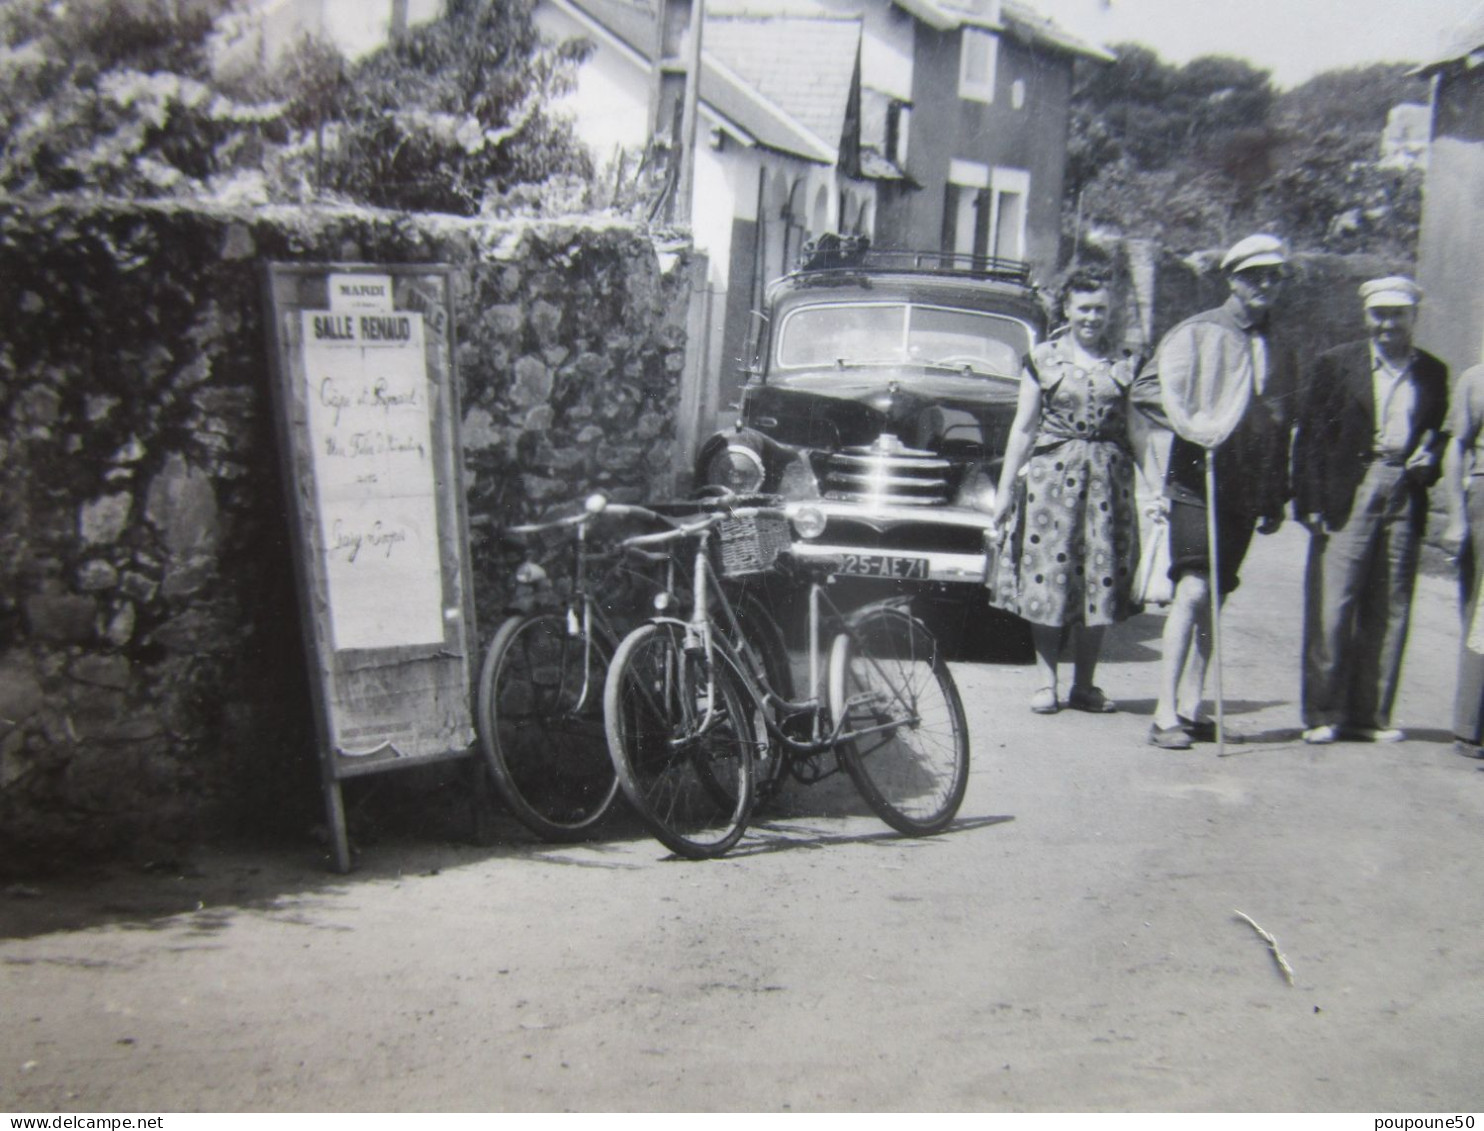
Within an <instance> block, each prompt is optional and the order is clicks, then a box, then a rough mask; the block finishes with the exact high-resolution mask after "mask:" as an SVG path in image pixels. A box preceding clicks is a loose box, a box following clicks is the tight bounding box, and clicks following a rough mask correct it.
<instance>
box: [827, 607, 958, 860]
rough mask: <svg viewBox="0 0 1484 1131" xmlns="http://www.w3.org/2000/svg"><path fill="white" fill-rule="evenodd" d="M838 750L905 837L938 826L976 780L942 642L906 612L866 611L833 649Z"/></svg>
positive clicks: (871, 799) (873, 803)
mask: <svg viewBox="0 0 1484 1131" xmlns="http://www.w3.org/2000/svg"><path fill="white" fill-rule="evenodd" d="M829 702H830V712H831V715H832V717H833V718H834V720H835V721H836V722H839V721H840V720H844V724H845V725H844V730H845V732H846V733H851V732H861V733H858V734H857V736H856V737H854V738H850V739H847V740H846V741H843V742H841V743H840V744H839V745H838V746H837V747H836V754H837V756H838V757H839V759H840V762H841V764H842V765H844V767H845V771H846V772H847V773H848V774H849V775H850V777H851V780H852V781H854V782H855V786H856V789H858V790H859V791H860V793H861V796H862V797H864V798H865V799H866V803H867V804H868V805H870V806H871V808H872V809H873V810H874V811H875V812H876V815H877V816H878V817H880V818H881V819H882V820H883V821H885V822H886V823H887V824H888V825H890V826H891V827H892V828H894V829H896V830H897V831H898V832H900V833H904V834H905V835H907V836H927V835H929V834H931V833H936V832H941V831H942V830H943V829H945V828H947V827H948V824H949V822H950V821H952V820H953V817H954V814H956V813H957V812H958V807H959V806H960V805H961V804H962V803H963V799H964V791H965V790H966V789H967V788H968V784H969V733H968V727H967V726H966V724H965V722H964V709H963V704H962V703H961V702H960V700H959V696H958V687H957V686H956V685H955V684H954V682H953V676H952V675H951V674H950V673H949V671H948V666H947V664H946V663H945V662H944V660H943V657H942V654H941V653H940V652H939V650H938V643H937V641H936V640H934V639H933V637H932V634H931V633H929V632H928V630H927V629H926V628H925V627H924V626H923V624H922V622H921V621H919V620H917V619H916V618H915V617H912V616H910V615H909V614H907V613H905V612H903V611H901V610H900V609H895V608H888V607H878V608H874V609H868V610H866V611H865V612H864V613H861V614H858V615H857V616H856V617H853V618H852V619H851V622H850V624H849V625H848V628H847V631H846V632H843V633H841V634H840V635H839V636H837V637H835V641H834V644H833V646H832V647H831V649H830V666H829Z"/></svg>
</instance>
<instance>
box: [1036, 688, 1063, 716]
mask: <svg viewBox="0 0 1484 1131" xmlns="http://www.w3.org/2000/svg"><path fill="white" fill-rule="evenodd" d="M1031 710H1032V711H1034V712H1036V714H1038V715H1054V714H1056V713H1057V712H1058V711H1060V710H1061V704H1059V703H1058V702H1057V701H1056V690H1055V689H1054V688H1051V687H1043V688H1041V689H1039V690H1038V691H1037V692H1036V693H1035V694H1034V695H1032V696H1031Z"/></svg>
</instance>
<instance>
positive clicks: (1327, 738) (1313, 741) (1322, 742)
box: [1304, 723, 1340, 746]
mask: <svg viewBox="0 0 1484 1131" xmlns="http://www.w3.org/2000/svg"><path fill="white" fill-rule="evenodd" d="M1339 737H1340V728H1339V727H1335V726H1330V725H1329V724H1328V723H1325V724H1324V725H1322V726H1317V727H1310V728H1309V729H1308V730H1306V731H1304V741H1305V742H1307V743H1308V744H1309V745H1310V746H1328V745H1329V744H1330V743H1331V742H1333V741H1334V740H1335V739H1337V738H1339Z"/></svg>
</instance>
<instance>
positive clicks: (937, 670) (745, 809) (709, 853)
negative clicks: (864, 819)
mask: <svg viewBox="0 0 1484 1131" xmlns="http://www.w3.org/2000/svg"><path fill="white" fill-rule="evenodd" d="M785 523H786V520H785V519H784V517H783V512H782V511H779V510H776V509H773V508H768V507H740V508H734V509H731V510H729V511H726V512H718V513H715V514H711V515H707V516H705V517H703V518H700V519H698V520H694V521H690V522H681V523H680V524H679V525H678V526H677V527H676V528H675V529H674V530H670V531H663V532H660V533H657V534H650V535H640V536H639V537H638V538H636V539H635V542H636V544H639V545H644V546H660V545H669V544H673V543H675V542H678V541H680V540H684V539H694V540H695V557H694V561H695V566H694V570H693V572H692V574H691V584H692V586H693V596H692V600H691V612H690V615H689V616H688V617H686V618H684V619H681V618H677V617H666V616H658V617H654V618H652V619H651V620H650V621H649V622H648V623H647V624H644V625H641V626H639V627H638V628H636V629H634V630H633V631H632V632H631V633H629V635H628V636H626V637H625V638H624V639H623V641H622V642H621V643H620V644H619V647H618V651H617V652H616V653H615V654H614V657H613V661H612V663H611V664H610V665H609V669H608V677H607V680H606V681H605V684H604V689H603V704H604V711H603V715H604V726H605V729H606V732H607V737H608V752H609V754H610V756H611V757H612V760H613V766H614V770H615V772H616V774H617V777H618V781H619V784H620V786H621V788H622V789H623V792H624V795H625V797H626V798H627V799H628V801H629V804H630V806H631V807H632V808H633V809H634V811H635V812H636V813H637V814H638V815H639V818H640V820H641V821H643V822H644V824H645V826H646V827H647V828H648V829H649V830H650V832H652V833H653V834H654V835H655V837H656V838H657V839H659V841H660V842H661V843H663V844H664V845H665V846H666V847H667V848H669V849H670V850H671V851H673V852H675V853H677V854H678V855H681V856H685V857H688V858H691V859H706V858H710V857H716V856H721V855H723V854H724V853H726V852H727V851H729V850H730V849H731V848H732V847H733V846H734V845H735V844H736V843H737V841H738V840H739V839H740V838H741V836H742V834H743V832H744V831H745V830H746V828H747V825H748V822H749V820H750V818H751V815H752V811H753V805H754V799H755V795H756V792H757V786H758V781H759V779H761V780H762V781H763V782H764V783H768V782H773V781H777V780H780V779H781V777H782V775H783V774H784V773H789V774H791V776H793V777H794V778H795V779H796V780H798V781H800V782H802V783H804V784H809V783H811V782H815V781H819V780H821V779H822V778H823V777H825V776H828V775H829V774H832V773H834V772H836V771H837V770H839V769H841V768H843V769H844V770H845V772H846V773H847V774H848V775H849V776H850V778H851V780H852V781H853V782H854V783H855V786H856V789H857V790H858V791H859V793H860V794H861V796H862V797H863V798H864V799H865V801H866V803H867V804H868V805H869V806H870V807H871V809H872V810H873V811H874V812H875V813H876V814H877V816H879V817H880V818H881V819H882V820H883V821H885V822H886V823H887V824H888V825H890V826H891V827H892V828H894V829H896V830H897V831H898V832H901V833H903V834H905V835H908V836H927V835H931V834H933V833H937V832H941V831H942V830H943V829H945V828H947V827H948V825H949V824H950V823H951V822H952V820H953V818H954V816H955V815H956V814H957V812H958V809H959V806H960V805H961V804H962V802H963V797H964V792H965V790H966V788H967V786H968V771H969V741H968V728H967V726H966V724H965V721H964V714H963V705H962V703H961V702H960V699H959V695H958V689H957V686H956V685H955V684H954V681H953V676H952V674H951V673H950V672H949V670H948V667H947V665H946V663H945V662H944V660H943V657H942V655H941V653H940V652H939V650H938V646H937V642H936V641H935V640H934V639H933V637H932V635H931V633H929V632H928V630H927V628H926V627H925V626H924V625H923V624H922V622H921V621H919V620H918V619H917V618H915V617H914V616H912V615H911V614H910V613H909V612H907V611H906V609H905V608H904V607H903V602H900V601H896V600H892V601H886V602H881V603H878V604H875V605H871V606H868V607H866V608H865V609H862V610H858V611H857V612H855V613H852V614H850V615H849V616H846V615H844V614H842V613H841V612H840V611H839V609H837V608H836V607H835V605H834V603H833V602H832V601H831V600H830V599H829V596H828V595H827V594H826V592H825V588H824V584H823V583H822V581H821V580H820V577H819V576H817V575H810V573H809V572H808V571H809V570H811V569H814V568H819V567H821V566H822V568H826V569H827V568H829V563H810V565H809V566H803V565H801V564H800V565H797V566H796V568H800V569H803V570H804V571H805V576H807V577H808V590H807V598H808V625H807V639H806V642H805V648H806V654H807V661H808V673H809V674H808V688H807V694H806V695H805V696H803V697H802V698H798V699H794V698H791V697H790V696H789V694H788V693H780V690H779V688H777V687H776V686H775V685H774V684H773V682H772V681H771V680H770V678H769V673H768V672H767V670H766V669H765V667H764V666H763V665H762V664H760V663H759V662H758V659H757V657H756V656H755V655H750V654H749V653H748V652H747V651H745V650H743V651H739V650H738V649H737V648H735V647H733V646H732V644H731V642H730V641H731V640H732V639H734V638H736V637H737V636H738V635H739V633H738V631H737V623H736V612H735V609H734V607H733V604H732V601H731V599H730V597H729V595H728V593H727V589H726V587H725V586H723V585H722V584H721V583H720V580H719V577H718V569H717V568H715V567H713V564H712V560H711V559H712V554H711V550H710V547H711V544H712V538H713V535H715V536H716V537H717V538H718V539H719V540H720V543H721V552H720V554H719V555H717V556H718V557H719V559H720V563H721V565H720V572H721V573H723V574H728V575H732V576H737V575H740V574H745V573H756V572H762V571H763V570H767V569H778V568H779V566H778V564H777V561H778V560H779V557H778V555H779V550H780V535H779V533H778V532H779V531H781V532H782V533H781V542H782V543H783V544H786V542H787V528H786V525H785ZM768 530H771V531H773V533H772V534H771V535H770V534H767V533H765V532H766V531H768ZM738 547H743V548H742V549H740V550H739V549H738ZM782 560H783V561H788V560H791V559H789V558H787V557H785V558H783V559H782ZM717 618H720V623H721V626H722V629H723V630H722V631H720V632H718V631H717V630H716V625H715V623H714V622H715V621H716V619H717ZM826 626H828V627H829V628H830V629H831V630H832V633H833V635H832V636H831V639H830V644H829V648H828V652H827V653H826V652H825V651H824V650H823V648H822V639H823V634H824V631H825V628H826ZM830 752H833V753H834V755H835V759H836V764H835V767H834V768H833V769H829V768H825V767H824V765H823V764H822V757H823V756H824V755H826V754H828V753H830ZM759 766H761V772H759Z"/></svg>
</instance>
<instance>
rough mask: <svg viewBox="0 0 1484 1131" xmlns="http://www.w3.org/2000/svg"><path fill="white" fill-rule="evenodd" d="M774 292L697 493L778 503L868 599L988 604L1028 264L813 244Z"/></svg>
mask: <svg viewBox="0 0 1484 1131" xmlns="http://www.w3.org/2000/svg"><path fill="white" fill-rule="evenodd" d="M813 250H814V252H815V253H814V255H813V256H812V258H809V259H806V260H805V262H804V265H803V266H802V267H801V268H800V269H799V270H796V271H794V272H792V273H791V274H789V275H786V276H785V277H783V278H781V279H778V280H777V281H775V282H774V283H773V284H771V285H770V286H769V288H768V290H767V294H766V304H765V309H764V310H763V311H762V312H760V314H759V315H758V316H757V317H756V318H755V320H754V329H753V333H752V335H751V340H750V343H749V351H748V353H749V357H750V362H749V365H748V380H747V384H746V386H745V388H744V389H743V392H742V401H741V405H740V410H741V411H740V417H739V420H738V422H737V425H736V427H735V429H732V430H728V431H725V432H721V433H718V434H716V435H714V436H712V437H710V438H709V439H708V440H707V441H706V442H705V443H704V444H703V445H702V447H701V449H700V452H699V456H698V459H697V467H696V484H697V486H698V487H701V488H710V489H711V490H713V491H721V490H723V489H729V490H731V491H735V492H738V493H742V494H747V493H755V492H765V493H776V494H780V495H782V496H784V498H785V499H786V507H787V510H788V514H789V518H790V521H791V524H792V533H793V552H794V553H795V555H796V556H799V557H804V558H811V557H813V558H826V559H829V560H830V561H831V562H833V563H835V572H836V575H837V580H838V581H839V582H841V583H846V582H848V583H849V585H848V588H850V589H852V590H854V591H856V592H858V593H859V594H860V595H861V596H862V597H863V598H865V599H869V598H870V597H872V596H886V595H891V594H908V595H911V596H913V597H915V598H925V599H928V600H939V601H947V602H949V603H952V604H957V603H958V602H960V601H972V602H974V603H975V604H976V605H981V606H982V604H983V597H984V592H983V588H982V587H983V584H984V577H985V565H986V546H987V542H986V532H987V529H988V526H989V512H990V509H991V507H992V506H993V503H994V496H995V489H996V484H997V482H998V479H999V474H1000V465H1001V461H1002V458H1003V456H1004V452H1005V446H1006V442H1007V437H1008V433H1009V429H1010V424H1011V421H1012V420H1013V419H1014V415H1015V404H1016V399H1017V391H1018V376H1019V373H1020V369H1021V362H1022V359H1023V358H1024V357H1025V355H1026V354H1027V353H1029V352H1030V349H1031V347H1032V346H1033V345H1034V344H1035V343H1036V342H1037V341H1039V340H1040V338H1041V337H1042V335H1043V334H1044V332H1045V328H1046V311H1045V307H1044V305H1043V302H1042V300H1041V298H1040V295H1039V292H1038V291H1037V290H1036V288H1035V287H1034V286H1033V285H1032V283H1031V281H1030V278H1029V269H1028V267H1027V266H1026V265H1025V264H1023V263H1018V262H1010V261H1005V260H994V259H986V258H984V257H970V256H954V255H945V254H944V253H941V252H900V251H886V250H881V249H872V248H867V247H863V246H862V247H853V246H851V245H850V243H849V241H845V242H844V244H843V245H842V244H840V243H834V244H826V245H825V246H824V247H823V248H816V249H813Z"/></svg>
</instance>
